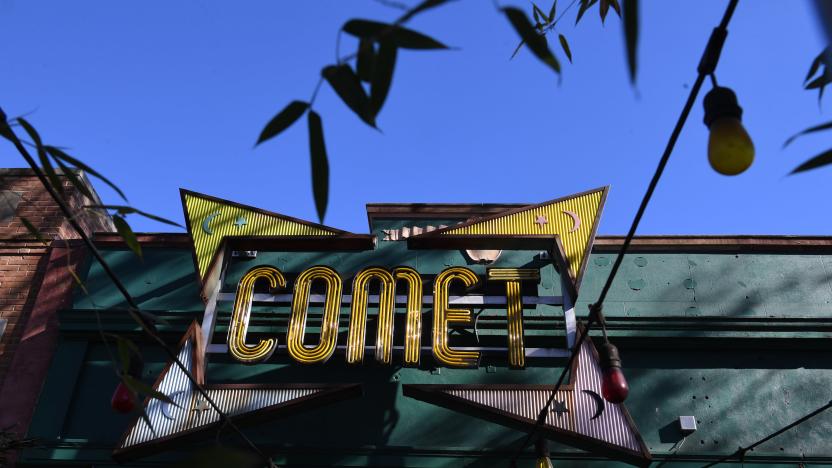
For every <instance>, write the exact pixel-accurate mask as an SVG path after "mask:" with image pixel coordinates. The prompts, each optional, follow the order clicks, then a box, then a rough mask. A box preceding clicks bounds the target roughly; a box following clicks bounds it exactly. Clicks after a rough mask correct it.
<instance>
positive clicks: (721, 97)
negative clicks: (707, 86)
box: [702, 86, 742, 128]
mask: <svg viewBox="0 0 832 468" xmlns="http://www.w3.org/2000/svg"><path fill="white" fill-rule="evenodd" d="M702 104H703V105H704V106H705V119H704V121H705V125H706V126H707V127H708V128H711V124H712V123H713V122H714V121H716V120H718V119H721V118H723V117H733V118H735V119H737V120H742V107H740V105H739V102H738V101H737V95H736V94H734V91H732V90H731V88H725V87H723V86H714V88H713V89H711V90H710V91H708V94H706V95H705V99H703V100H702Z"/></svg>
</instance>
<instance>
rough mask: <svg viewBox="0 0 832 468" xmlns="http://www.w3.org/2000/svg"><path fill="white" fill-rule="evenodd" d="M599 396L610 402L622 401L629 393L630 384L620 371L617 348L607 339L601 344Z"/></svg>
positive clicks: (619, 358)
mask: <svg viewBox="0 0 832 468" xmlns="http://www.w3.org/2000/svg"><path fill="white" fill-rule="evenodd" d="M599 354H600V358H601V359H600V361H601V373H602V377H601V396H603V397H604V399H605V400H607V401H608V402H610V403H623V402H624V400H626V399H627V394H629V393H630V386H629V385H628V384H627V379H626V378H624V372H622V371H621V357H620V356H619V355H618V348H616V347H615V345H613V344H612V343H610V342H609V341H605V342H604V343H603V344H602V345H601V349H600V351H599Z"/></svg>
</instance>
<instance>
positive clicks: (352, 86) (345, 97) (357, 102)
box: [321, 64, 376, 128]
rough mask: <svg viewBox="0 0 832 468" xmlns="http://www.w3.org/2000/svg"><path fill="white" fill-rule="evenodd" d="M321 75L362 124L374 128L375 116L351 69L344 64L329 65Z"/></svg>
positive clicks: (359, 82)
mask: <svg viewBox="0 0 832 468" xmlns="http://www.w3.org/2000/svg"><path fill="white" fill-rule="evenodd" d="M321 73H322V74H323V76H324V78H325V79H326V81H327V82H328V83H329V85H330V86H332V89H334V90H335V92H336V93H337V94H338V97H340V98H341V100H342V101H344V104H346V105H347V107H349V108H350V109H352V111H353V112H355V114H356V115H358V117H359V118H361V120H363V121H364V123H366V124H367V125H369V126H371V127H373V128H375V126H376V121H375V115H374V114H373V112H372V111H371V109H370V100H369V98H368V97H367V93H366V92H364V88H363V87H362V86H361V81H360V80H359V79H358V76H357V75H356V74H355V73H354V72H353V71H352V68H350V66H349V65H346V64H343V65H330V66H328V67H326V68H324V69H323V70H322V72H321Z"/></svg>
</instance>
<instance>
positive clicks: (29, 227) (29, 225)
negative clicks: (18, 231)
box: [20, 216, 49, 245]
mask: <svg viewBox="0 0 832 468" xmlns="http://www.w3.org/2000/svg"><path fill="white" fill-rule="evenodd" d="M20 222H21V223H23V226H25V227H26V230H27V231H29V234H31V235H32V237H34V238H35V239H37V240H38V242H40V243H41V244H43V245H49V243H48V242H46V239H44V238H43V235H41V233H40V231H38V228H36V227H35V225H34V224H32V222H31V221H29V220H28V219H27V218H24V217H22V216H21V217H20Z"/></svg>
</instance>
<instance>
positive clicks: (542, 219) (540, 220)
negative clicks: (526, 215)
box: [534, 215, 549, 228]
mask: <svg viewBox="0 0 832 468" xmlns="http://www.w3.org/2000/svg"><path fill="white" fill-rule="evenodd" d="M534 222H535V224H537V225H538V226H540V227H541V228H543V225H544V224H549V220H548V219H546V216H543V215H537V218H535V219H534Z"/></svg>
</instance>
